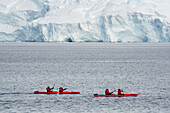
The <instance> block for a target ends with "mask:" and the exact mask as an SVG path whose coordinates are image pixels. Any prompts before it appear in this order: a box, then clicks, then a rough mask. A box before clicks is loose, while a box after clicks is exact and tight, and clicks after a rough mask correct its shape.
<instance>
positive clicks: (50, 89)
mask: <svg viewBox="0 0 170 113" xmlns="http://www.w3.org/2000/svg"><path fill="white" fill-rule="evenodd" d="M53 89H54V87H52V88H50V87H49V86H48V87H47V88H46V90H47V92H52V91H53Z"/></svg>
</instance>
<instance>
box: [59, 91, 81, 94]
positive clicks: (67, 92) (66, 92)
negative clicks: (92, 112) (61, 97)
mask: <svg viewBox="0 0 170 113" xmlns="http://www.w3.org/2000/svg"><path fill="white" fill-rule="evenodd" d="M59 94H80V92H69V91H65V92H59Z"/></svg>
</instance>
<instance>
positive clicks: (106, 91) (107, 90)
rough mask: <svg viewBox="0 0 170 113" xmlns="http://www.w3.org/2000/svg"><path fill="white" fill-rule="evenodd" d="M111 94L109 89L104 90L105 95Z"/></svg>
mask: <svg viewBox="0 0 170 113" xmlns="http://www.w3.org/2000/svg"><path fill="white" fill-rule="evenodd" d="M112 93H113V92H109V89H106V90H105V95H111V94H112Z"/></svg>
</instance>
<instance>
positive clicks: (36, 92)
mask: <svg viewBox="0 0 170 113" xmlns="http://www.w3.org/2000/svg"><path fill="white" fill-rule="evenodd" d="M57 93H58V92H57V91H52V92H39V91H35V92H34V94H57Z"/></svg>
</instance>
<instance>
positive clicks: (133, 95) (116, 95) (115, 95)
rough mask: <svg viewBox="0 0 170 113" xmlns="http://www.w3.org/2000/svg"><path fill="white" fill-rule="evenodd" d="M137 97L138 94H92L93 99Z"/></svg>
mask: <svg viewBox="0 0 170 113" xmlns="http://www.w3.org/2000/svg"><path fill="white" fill-rule="evenodd" d="M136 96H138V94H121V95H118V94H111V95H98V94H94V97H136Z"/></svg>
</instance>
